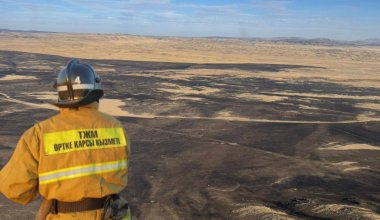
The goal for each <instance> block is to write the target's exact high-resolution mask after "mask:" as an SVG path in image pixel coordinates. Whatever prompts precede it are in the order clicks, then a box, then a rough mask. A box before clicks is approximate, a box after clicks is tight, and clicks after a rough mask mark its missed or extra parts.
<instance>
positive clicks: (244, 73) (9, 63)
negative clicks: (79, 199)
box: [0, 32, 380, 219]
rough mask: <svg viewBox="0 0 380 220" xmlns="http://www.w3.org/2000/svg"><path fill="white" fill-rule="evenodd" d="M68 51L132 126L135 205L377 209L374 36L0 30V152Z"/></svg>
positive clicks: (300, 214) (294, 212) (376, 213)
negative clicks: (316, 39)
mask: <svg viewBox="0 0 380 220" xmlns="http://www.w3.org/2000/svg"><path fill="white" fill-rule="evenodd" d="M100 47H101V48H100ZM88 51H92V52H91V53H88ZM70 57H80V58H84V59H86V61H87V62H89V63H91V64H92V65H93V66H94V67H95V69H96V70H97V72H98V73H99V74H101V77H102V79H103V82H104V88H105V94H106V96H105V97H104V99H102V100H101V103H100V110H101V111H103V112H106V113H108V114H111V115H114V116H117V117H118V118H119V119H120V120H121V121H122V122H123V124H124V125H125V127H126V129H127V131H128V133H129V135H130V137H131V138H132V145H133V147H132V153H133V158H132V161H131V170H130V185H129V188H128V190H127V191H126V193H127V195H128V199H129V200H130V202H131V206H132V212H133V215H134V218H135V219H379V218H380V208H379V207H380V194H379V190H378V183H379V181H380V174H379V172H378V171H379V169H380V163H379V158H380V151H379V149H380V107H379V106H380V78H379V74H378V70H379V69H380V62H379V61H380V48H377V47H374V48H369V47H350V46H344V47H343V46H339V47H338V46H306V45H295V44H287V43H276V44H274V43H268V42H250V41H246V40H238V39H193V38H153V37H139V36H126V35H89V34H57V33H16V32H15V33H11V32H0V123H1V127H0V140H1V141H0V165H1V166H3V165H4V164H5V163H6V161H7V160H8V159H9V157H10V155H11V154H12V152H13V150H14V146H15V145H16V142H17V140H18V137H19V136H20V135H21V134H22V132H23V131H24V130H26V129H27V128H28V127H30V126H32V125H33V124H34V123H37V122H38V121H40V120H43V119H45V118H47V117H49V116H52V115H54V114H57V109H56V108H55V107H54V106H53V105H51V104H50V103H51V102H54V101H55V100H56V96H55V92H54V90H53V89H52V82H53V81H54V79H55V78H56V75H57V73H58V71H59V70H60V69H61V68H62V67H63V66H64V65H65V63H66V62H67V61H68V60H69V58H70ZM16 88H17V89H16ZM37 206H38V201H35V202H34V203H33V204H31V205H28V206H19V205H15V204H13V203H11V202H9V201H7V200H6V199H5V198H3V197H1V198H0V219H32V218H33V215H34V213H35V210H36V207H37Z"/></svg>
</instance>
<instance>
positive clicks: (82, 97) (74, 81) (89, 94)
mask: <svg viewBox="0 0 380 220" xmlns="http://www.w3.org/2000/svg"><path fill="white" fill-rule="evenodd" d="M55 87H56V89H57V91H58V102H57V103H55V105H56V106H58V107H61V108H72V107H79V106H82V105H87V104H90V103H92V102H95V101H99V99H100V98H101V97H102V96H103V94H104V93H103V89H102V85H101V83H100V77H99V76H98V75H97V74H96V72H95V70H94V69H93V68H92V67H91V66H90V65H89V64H86V63H81V62H80V61H79V60H78V59H73V60H71V61H70V62H69V63H68V64H67V66H66V67H65V68H64V69H63V70H62V71H61V72H60V73H59V74H58V78H57V81H56V83H55Z"/></svg>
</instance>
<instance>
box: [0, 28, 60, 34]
mask: <svg viewBox="0 0 380 220" xmlns="http://www.w3.org/2000/svg"><path fill="white" fill-rule="evenodd" d="M1 32H19V33H57V32H53V31H34V30H27V31H25V30H24V31H23V30H10V29H2V28H0V33H1Z"/></svg>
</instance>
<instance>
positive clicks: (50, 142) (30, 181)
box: [0, 103, 130, 204]
mask: <svg viewBox="0 0 380 220" xmlns="http://www.w3.org/2000/svg"><path fill="white" fill-rule="evenodd" d="M97 108H98V104H97V103H92V104H90V105H87V106H83V107H80V108H78V109H61V111H60V113H59V114H58V115H55V116H53V117H51V118H49V119H47V120H45V121H43V122H40V123H38V124H36V125H34V126H33V127H32V128H30V129H28V130H27V131H26V132H25V133H24V134H23V135H22V137H21V138H20V140H19V142H18V144H17V146H16V149H15V151H14V153H13V156H12V157H11V159H10V160H9V162H8V163H7V164H6V165H5V167H4V168H3V169H2V170H1V172H0V191H1V192H2V193H3V194H4V195H5V196H6V197H8V198H9V199H11V200H13V201H15V202H18V203H22V204H26V203H29V202H31V201H32V200H33V199H34V198H35V197H36V195H37V193H38V192H39V193H40V194H41V196H42V197H44V198H46V199H57V200H59V201H66V202H73V201H79V200H81V199H82V198H85V197H86V198H101V197H103V196H106V195H109V194H116V193H119V192H120V191H121V190H122V189H123V188H125V187H126V186H127V182H128V178H127V174H128V156H129V152H130V151H129V141H128V139H127V136H126V134H125V132H124V128H123V126H122V124H121V123H120V122H119V121H118V120H116V119H115V118H113V117H111V116H109V115H107V114H104V113H101V112H99V111H98V110H97Z"/></svg>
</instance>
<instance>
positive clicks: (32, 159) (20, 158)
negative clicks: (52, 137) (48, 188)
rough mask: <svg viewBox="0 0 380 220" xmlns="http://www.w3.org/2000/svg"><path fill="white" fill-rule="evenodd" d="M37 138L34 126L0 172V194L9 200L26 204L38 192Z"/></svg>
mask: <svg viewBox="0 0 380 220" xmlns="http://www.w3.org/2000/svg"><path fill="white" fill-rule="evenodd" d="M38 161H39V137H38V133H37V129H36V126H34V127H32V128H30V129H28V130H27V131H26V132H25V133H24V134H23V135H22V136H21V138H20V140H19V141H18V144H17V146H16V149H15V151H14V153H13V155H12V157H11V159H10V160H9V161H8V163H7V164H6V165H5V166H4V168H3V169H2V170H1V171H0V192H1V193H3V194H4V195H5V196H6V197H7V198H9V199H10V200H12V201H14V202H17V203H21V204H27V203H29V202H31V201H32V200H33V199H34V198H35V197H36V195H37V192H38Z"/></svg>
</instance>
